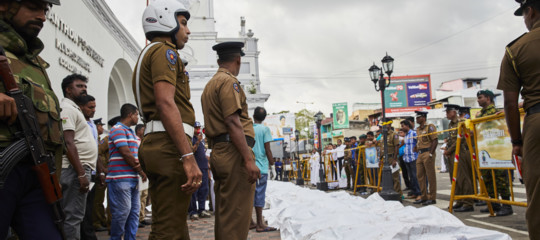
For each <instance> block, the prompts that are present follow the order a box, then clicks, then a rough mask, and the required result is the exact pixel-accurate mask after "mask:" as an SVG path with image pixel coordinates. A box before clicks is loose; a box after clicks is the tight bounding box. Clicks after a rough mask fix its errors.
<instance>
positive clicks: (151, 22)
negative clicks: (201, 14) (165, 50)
mask: <svg viewBox="0 0 540 240" xmlns="http://www.w3.org/2000/svg"><path fill="white" fill-rule="evenodd" d="M177 15H183V16H184V17H186V19H187V20H189V17H190V14H189V11H188V10H187V8H186V7H185V6H184V4H182V3H180V2H179V1H178V0H155V1H153V2H151V3H150V4H149V5H148V7H146V9H145V10H144V13H143V18H142V25H143V30H144V34H145V35H146V38H147V39H149V40H150V37H151V36H152V35H154V34H167V35H170V36H171V38H172V40H173V42H174V43H176V32H178V29H179V24H178V21H177V20H176V16H177Z"/></svg>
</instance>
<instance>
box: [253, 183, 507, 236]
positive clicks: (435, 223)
mask: <svg viewBox="0 0 540 240" xmlns="http://www.w3.org/2000/svg"><path fill="white" fill-rule="evenodd" d="M266 203H267V205H269V207H270V209H268V210H265V211H264V212H263V215H264V217H265V218H266V219H267V220H268V224H269V225H270V226H273V227H278V228H279V229H280V233H281V239H285V240H286V239H291V240H292V239H321V240H323V239H324V240H327V239H370V240H375V239H415V240H417V239H420V240H422V239H426V240H427V239H430V240H431V239H437V240H446V239H448V240H450V239H459V240H465V239H473V240H484V239H485V240H510V239H511V238H510V237H509V236H508V235H507V234H505V233H500V232H496V231H491V230H485V229H481V228H475V227H469V226H466V225H465V224H463V222H461V221H460V220H459V219H458V218H456V217H454V216H453V215H452V214H450V213H448V212H446V211H443V210H441V209H439V208H437V207H434V206H427V207H422V208H415V207H411V206H408V207H404V206H403V205H402V204H401V203H400V202H396V201H384V200H383V199H382V198H381V197H380V196H379V195H378V194H373V195H371V196H370V197H369V198H367V199H364V198H361V197H357V196H351V195H350V194H348V193H346V192H344V191H337V192H332V193H325V192H322V191H319V190H311V189H308V188H303V187H298V186H296V185H294V184H292V183H287V182H277V181H269V182H268V187H267V190H266Z"/></svg>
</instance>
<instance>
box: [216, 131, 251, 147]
mask: <svg viewBox="0 0 540 240" xmlns="http://www.w3.org/2000/svg"><path fill="white" fill-rule="evenodd" d="M212 142H213V143H214V144H216V143H219V142H232V141H231V136H230V135H229V134H228V133H225V134H221V135H219V136H217V137H214V138H212ZM246 142H247V145H248V146H249V147H250V148H253V146H255V139H253V138H252V137H250V136H246Z"/></svg>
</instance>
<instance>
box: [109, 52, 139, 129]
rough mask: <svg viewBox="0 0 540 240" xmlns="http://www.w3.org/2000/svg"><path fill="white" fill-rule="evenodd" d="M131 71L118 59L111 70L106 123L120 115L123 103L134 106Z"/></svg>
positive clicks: (124, 62) (127, 65) (123, 61)
mask: <svg viewBox="0 0 540 240" xmlns="http://www.w3.org/2000/svg"><path fill="white" fill-rule="evenodd" d="M132 73H133V70H132V69H131V67H130V66H129V64H128V62H127V61H126V60H124V59H118V60H117V61H116V62H115V63H114V66H113V68H112V70H111V75H110V77H109V88H108V89H109V90H108V94H107V96H108V99H107V102H108V104H107V119H106V120H107V121H108V120H109V119H111V118H113V117H115V116H119V115H120V107H122V104H124V103H133V104H135V98H134V97H133V91H132V90H131V75H132Z"/></svg>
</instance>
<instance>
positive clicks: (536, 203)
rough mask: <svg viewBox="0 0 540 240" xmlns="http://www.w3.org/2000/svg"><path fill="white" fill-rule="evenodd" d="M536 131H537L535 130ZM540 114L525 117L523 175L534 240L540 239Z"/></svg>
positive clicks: (529, 221)
mask: <svg viewBox="0 0 540 240" xmlns="http://www.w3.org/2000/svg"><path fill="white" fill-rule="evenodd" d="M535 129H536V130H535ZM538 132H540V113H536V114H533V115H530V116H526V117H525V122H524V124H523V149H522V150H523V165H522V173H523V180H524V182H525V190H526V192H527V213H526V215H525V216H526V218H527V228H528V229H529V237H530V238H531V239H532V240H538V239H540V168H539V167H538V166H540V158H539V157H538V156H540V135H539V134H538Z"/></svg>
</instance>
